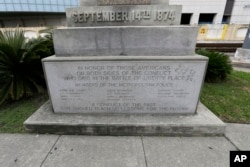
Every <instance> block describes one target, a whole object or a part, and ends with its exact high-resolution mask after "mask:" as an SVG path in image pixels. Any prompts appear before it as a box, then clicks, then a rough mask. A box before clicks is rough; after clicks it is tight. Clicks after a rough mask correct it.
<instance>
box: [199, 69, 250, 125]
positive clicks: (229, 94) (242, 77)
mask: <svg viewBox="0 0 250 167" xmlns="http://www.w3.org/2000/svg"><path fill="white" fill-rule="evenodd" d="M249 101H250V74H249V73H245V72H238V71H233V72H232V74H231V75H229V76H228V79H227V80H226V81H225V82H221V83H205V84H204V86H203V89H202V94H201V102H202V103H204V104H205V105H206V106H207V107H208V108H209V109H210V110H211V111H212V112H214V113H215V114H216V115H217V116H219V117H220V118H221V119H222V120H223V121H225V122H233V123H250V103H249Z"/></svg>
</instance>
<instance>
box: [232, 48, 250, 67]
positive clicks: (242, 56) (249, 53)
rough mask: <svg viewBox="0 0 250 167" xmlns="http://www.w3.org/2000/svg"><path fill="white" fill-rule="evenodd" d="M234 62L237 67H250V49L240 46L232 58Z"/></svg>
mask: <svg viewBox="0 0 250 167" xmlns="http://www.w3.org/2000/svg"><path fill="white" fill-rule="evenodd" d="M232 63H233V65H234V66H236V67H244V68H249V67H250V49H244V48H238V49H237V51H236V52H235V55H234V57H233V59H232Z"/></svg>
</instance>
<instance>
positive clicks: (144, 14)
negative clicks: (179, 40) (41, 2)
mask: <svg viewBox="0 0 250 167" xmlns="http://www.w3.org/2000/svg"><path fill="white" fill-rule="evenodd" d="M181 8H182V7H181V6H180V5H171V6H164V5H135V6H129V5H125V6H92V7H78V8H68V9H66V17H67V26H68V27H90V26H152V25H153V26H157V25H160V26H163V25H164V26H166V25H180V20H181Z"/></svg>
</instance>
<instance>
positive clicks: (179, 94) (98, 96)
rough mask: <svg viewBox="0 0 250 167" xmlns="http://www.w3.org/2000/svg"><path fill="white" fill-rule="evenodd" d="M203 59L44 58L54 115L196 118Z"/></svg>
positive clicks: (201, 81) (204, 64) (175, 57)
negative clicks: (184, 116) (97, 114)
mask: <svg viewBox="0 0 250 167" xmlns="http://www.w3.org/2000/svg"><path fill="white" fill-rule="evenodd" d="M206 63H207V58H206V57H202V56H185V57H181V56H170V57H166V56H160V57H156V56H152V57H143V56H140V57H133V56H119V57H104V56H102V57H78V58H77V57H75V58H74V59H72V58H71V57H64V58H63V57H61V58H58V57H49V58H46V59H43V64H44V69H45V73H46V77H47V81H48V88H49V92H50V98H51V100H52V104H53V109H54V112H56V113H116V114H117V113H151V114H154V113H158V114H159V113H160V114H162V113H163V114H195V111H196V107H197V104H198V100H199V94H200V89H201V85H202V83H203V76H204V74H205V70H206Z"/></svg>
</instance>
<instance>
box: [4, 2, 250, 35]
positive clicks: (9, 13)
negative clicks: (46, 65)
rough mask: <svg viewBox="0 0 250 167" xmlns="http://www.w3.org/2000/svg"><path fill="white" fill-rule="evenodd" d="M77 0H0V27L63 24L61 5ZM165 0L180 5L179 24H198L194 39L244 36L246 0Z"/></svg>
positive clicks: (249, 10)
mask: <svg viewBox="0 0 250 167" xmlns="http://www.w3.org/2000/svg"><path fill="white" fill-rule="evenodd" d="M79 1H80V0H0V28H10V27H24V29H27V34H29V36H34V37H35V36H36V35H38V32H39V30H40V29H43V28H44V27H59V26H65V25H66V23H65V19H66V16H65V9H66V8H69V7H76V6H79ZM93 1H95V0H93ZM161 1H165V0H161ZM167 2H169V4H170V5H182V18H181V24H183V25H184V24H187V25H199V26H200V30H199V34H198V40H243V39H244V38H245V35H246V32H247V29H248V25H249V23H250V0H209V1H208V0H166V3H167ZM31 29H32V30H31ZM28 30H31V31H30V32H28ZM34 32H36V33H34ZM32 33H33V35H32Z"/></svg>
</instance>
